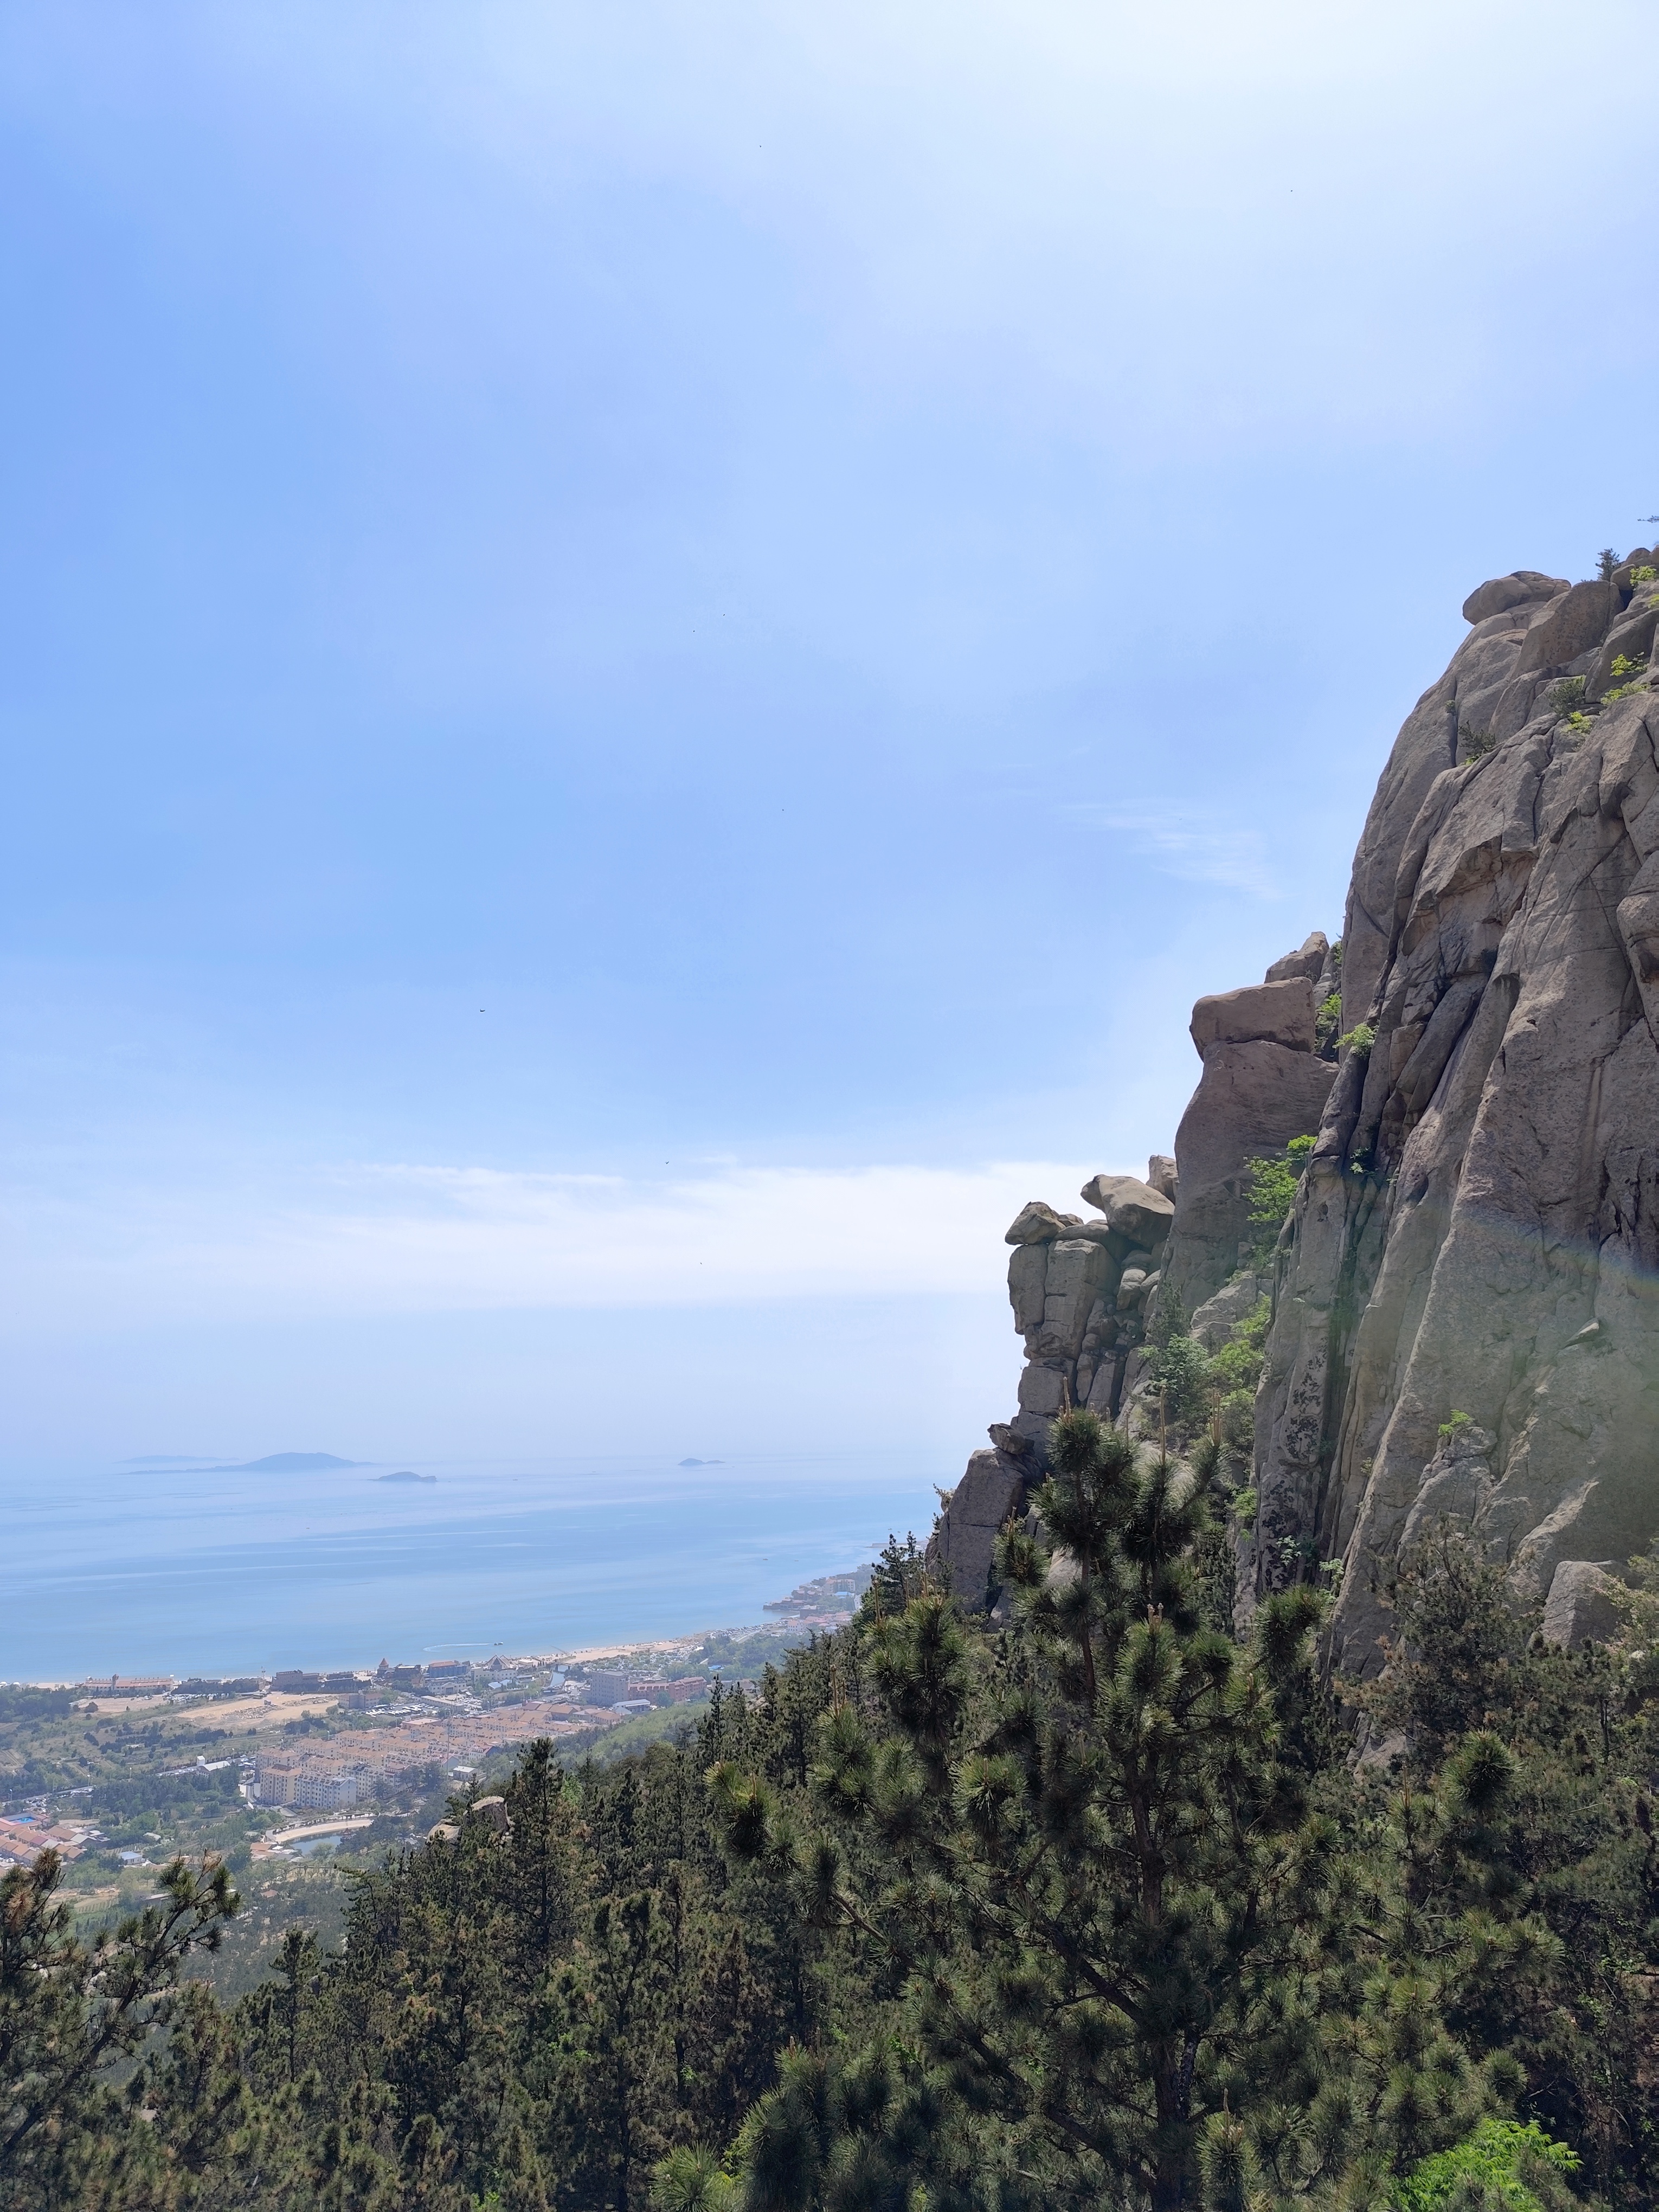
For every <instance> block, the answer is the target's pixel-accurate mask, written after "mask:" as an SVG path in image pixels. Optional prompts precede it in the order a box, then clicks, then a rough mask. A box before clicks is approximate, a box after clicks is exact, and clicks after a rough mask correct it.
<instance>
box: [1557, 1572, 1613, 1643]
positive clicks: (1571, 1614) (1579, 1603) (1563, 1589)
mask: <svg viewBox="0 0 1659 2212" xmlns="http://www.w3.org/2000/svg"><path fill="white" fill-rule="evenodd" d="M1612 1565H1613V1562H1612V1560H1611V1559H1563V1560H1562V1562H1561V1564H1560V1565H1559V1566H1558V1567H1557V1569H1556V1570H1555V1572H1554V1574H1553V1576H1552V1577H1551V1578H1550V1594H1549V1595H1548V1597H1547V1598H1546V1599H1545V1601H1544V1620H1543V1633H1544V1641H1545V1642H1546V1643H1547V1644H1564V1645H1565V1647H1566V1649H1567V1650H1569V1651H1576V1650H1577V1649H1578V1646H1579V1645H1580V1644H1608V1643H1611V1642H1612V1640H1613V1638H1614V1637H1615V1636H1617V1634H1618V1633H1619V1614H1618V1612H1617V1609H1616V1608H1615V1607H1614V1605H1613V1592H1614V1590H1616V1589H1618V1587H1619V1585H1618V1583H1617V1581H1616V1580H1615V1579H1614V1577H1613V1575H1612V1574H1611V1573H1610V1572H1609V1569H1610V1568H1611V1567H1612Z"/></svg>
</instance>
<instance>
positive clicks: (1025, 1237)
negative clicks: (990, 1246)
mask: <svg viewBox="0 0 1659 2212" xmlns="http://www.w3.org/2000/svg"><path fill="white" fill-rule="evenodd" d="M1068 1226H1069V1222H1068V1220H1067V1218H1066V1217H1065V1216H1063V1215H1060V1214H1058V1213H1056V1212H1054V1208H1053V1206H1045V1205H1044V1204H1043V1202H1042V1200H1041V1199H1040V1198H1032V1199H1028V1200H1026V1202H1025V1204H1024V1206H1021V1208H1020V1209H1019V1212H1018V1213H1017V1214H1016V1215H1015V1216H1014V1218H1013V1220H1012V1223H1011V1224H1010V1225H1009V1229H1008V1232H1007V1235H1006V1237H1005V1238H1004V1240H1003V1241H1004V1243H1008V1244H1052V1243H1054V1239H1055V1238H1056V1237H1063V1236H1064V1235H1065V1234H1066V1229H1067V1227H1068Z"/></svg>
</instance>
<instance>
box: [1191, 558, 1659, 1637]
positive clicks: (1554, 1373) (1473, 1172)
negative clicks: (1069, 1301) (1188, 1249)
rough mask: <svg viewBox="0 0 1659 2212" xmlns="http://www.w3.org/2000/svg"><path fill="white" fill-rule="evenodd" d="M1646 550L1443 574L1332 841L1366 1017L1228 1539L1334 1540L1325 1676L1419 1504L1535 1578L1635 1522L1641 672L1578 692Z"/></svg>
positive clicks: (1654, 1253)
mask: <svg viewBox="0 0 1659 2212" xmlns="http://www.w3.org/2000/svg"><path fill="white" fill-rule="evenodd" d="M1651 565H1652V563H1651V558H1650V556H1649V555H1648V554H1647V553H1646V552H1645V551H1644V550H1638V553H1637V554H1635V555H1632V558H1631V562H1628V563H1626V568H1625V569H1624V571H1623V572H1616V574H1615V578H1614V579H1613V580H1608V581H1605V582H1602V581H1598V582H1595V583H1592V584H1577V585H1572V586H1566V585H1565V584H1564V583H1562V582H1561V581H1560V580H1558V579H1554V578H1547V577H1540V576H1537V575H1535V574H1533V573H1532V572H1529V571H1520V572H1517V574H1516V575H1515V576H1512V577H1504V578H1499V579H1498V580H1496V581H1495V582H1493V583H1491V584H1486V585H1483V586H1481V587H1480V590H1479V591H1478V592H1474V593H1473V594H1472V595H1471V597H1470V599H1469V600H1468V603H1467V605H1466V608H1465V612H1466V613H1467V614H1468V616H1469V617H1470V619H1471V621H1472V622H1473V623H1474V628H1473V629H1471V631H1470V634H1469V635H1468V637H1467V638H1466V639H1465V640H1464V641H1463V643H1462V647H1460V648H1459V650H1458V652H1457V653H1456V654H1455V656H1454V658H1453V659H1452V662H1451V665H1450V666H1449V668H1448V669H1447V671H1446V673H1445V674H1444V676H1443V677H1442V678H1441V679H1440V681H1439V682H1438V683H1437V684H1435V685H1434V686H1433V687H1432V689H1431V690H1429V691H1428V692H1426V693H1425V695H1424V696H1423V698H1422V699H1421V700H1419V702H1418V704H1417V706H1416V707H1415V708H1413V712H1412V713H1411V714H1410V715H1409V716H1408V717H1407V720H1406V724H1405V726H1404V727H1403V729H1402V730H1401V733H1400V737H1399V739H1398V741H1397V742H1396V744H1395V748H1394V751H1393V753H1392V754H1391V756H1390V757H1389V763H1388V766H1387V767H1386V769H1384V771H1383V777H1382V781H1381V782H1380V784H1379V786H1378V788H1377V793H1376V799H1375V800H1374V801H1373V803H1372V806H1371V810H1370V816H1369V817H1368V819H1367V822H1366V824H1365V829H1364V836H1363V837H1362V839H1361V841H1360V846H1359V850H1358V854H1357V855H1356V858H1355V861H1354V868H1353V877H1352V887H1351V890H1350V893H1349V900H1348V908H1347V915H1346V927H1345V931H1344V939H1343V958H1342V968H1341V991H1342V1021H1343V1025H1344V1027H1345V1029H1349V1030H1351V1029H1352V1027H1353V1026H1354V1025H1355V1024H1359V1023H1364V1024H1368V1025H1369V1026H1370V1029H1371V1030H1372V1031H1373V1032H1374V1041H1373V1042H1371V1044H1370V1049H1369V1051H1368V1052H1367V1051H1365V1050H1364V1048H1363V1046H1362V1047H1353V1048H1349V1049H1348V1050H1347V1051H1346V1053H1345V1054H1344V1055H1343V1057H1342V1060H1341V1064H1340V1070H1339V1072H1338V1073H1337V1077H1336V1081H1335V1084H1334V1088H1333V1089H1332V1091H1331V1094H1330V1097H1329V1101H1328V1105H1327V1107H1326V1109H1325V1112H1324V1115H1323V1118H1322V1121H1321V1122H1320V1124H1319V1138H1318V1142H1317V1144H1316V1147H1315V1150H1314V1153H1313V1158H1312V1160H1311V1162H1310V1166H1309V1169H1308V1171H1307V1173H1306V1175H1305V1176H1304V1179H1303V1185H1302V1189H1301V1192H1300V1194H1299V1196H1298V1198H1297V1204H1296V1206H1295V1209H1294V1212H1293V1214H1292V1217H1291V1224H1290V1225H1289V1227H1288V1229H1287V1231H1286V1232H1285V1235H1284V1236H1283V1237H1281V1239H1280V1244H1279V1255H1278V1264H1277V1271H1276V1279H1275V1285H1274V1319H1273V1329H1272V1333H1271V1335H1270V1337H1269V1340H1268V1356H1267V1372H1266V1374H1265V1376H1264V1377H1263V1381H1262V1385H1261V1393H1260V1395H1259V1397H1258V1400H1257V1410H1256V1487H1257V1494H1258V1506H1257V1522H1256V1538H1255V1549H1254V1556H1253V1558H1252V1559H1251V1560H1250V1561H1249V1563H1248V1564H1249V1585H1250V1588H1251V1589H1252V1590H1253V1592H1254V1593H1255V1595H1256V1596H1260V1595H1261V1594H1262V1593H1263V1592H1264V1591H1266V1590H1267V1589H1273V1588H1275V1587H1277V1586H1279V1584H1280V1583H1282V1582H1284V1581H1285V1580H1286V1579H1289V1578H1290V1577H1292V1576H1294V1575H1295V1574H1296V1573H1297V1572H1299V1571H1302V1570H1301V1564H1300V1563H1302V1562H1304V1561H1306V1560H1307V1559H1311V1558H1312V1557H1314V1556H1317V1557H1318V1558H1320V1559H1341V1560H1342V1562H1343V1576H1342V1585H1341V1595H1340V1600H1339V1603H1338V1609H1337V1614H1336V1620H1335V1624H1334V1658H1335V1660H1336V1662H1337V1663H1338V1664H1339V1665H1340V1666H1343V1667H1346V1668H1349V1669H1352V1670H1353V1671H1357V1672H1361V1673H1363V1672H1367V1671H1370V1670H1372V1669H1374V1668H1375V1667H1376V1665H1378V1664H1379V1663H1380V1649H1379V1644H1378V1638H1379V1636H1380V1634H1381V1633H1382V1632H1383V1628H1384V1626H1385V1621H1386V1611H1385V1607H1384V1604H1383V1598H1382V1595H1381V1591H1380V1584H1381V1581H1382V1577H1383V1574H1384V1572H1385V1571H1386V1570H1387V1568H1388V1566H1389V1564H1390V1562H1391V1561H1392V1560H1393V1559H1395V1557H1397V1556H1398V1554H1399V1553H1400V1551H1401V1549H1402V1547H1405V1546H1406V1545H1407V1544H1409V1543H1410V1542H1411V1541H1413V1539H1414V1538H1415V1537H1416V1536H1417V1535H1419V1534H1421V1533H1423V1532H1424V1530H1425V1528H1426V1527H1427V1526H1428V1525H1429V1524H1430V1523H1431V1522H1432V1520H1433V1519H1434V1518H1436V1517H1437V1516H1438V1515H1439V1514H1441V1513H1442V1512H1444V1513H1446V1514H1449V1515H1450V1516H1453V1517H1454V1518H1455V1519H1456V1520H1458V1521H1461V1522H1464V1523H1466V1524H1467V1525H1468V1527H1469V1528H1471V1529H1472V1530H1473V1531H1474V1534H1476V1536H1477V1538H1478V1539H1479V1540H1480V1541H1481V1542H1483V1543H1484V1544H1485V1546H1486V1548H1487V1551H1488V1553H1489V1555H1490V1556H1492V1557H1493V1558H1495V1559H1501V1560H1503V1561H1504V1563H1506V1564H1507V1565H1508V1567H1509V1569H1510V1572H1511V1574H1512V1576H1513V1577H1514V1578H1515V1580H1516V1583H1517V1584H1518V1585H1519V1586H1520V1587H1521V1588H1522V1589H1525V1590H1527V1591H1528V1592H1530V1593H1532V1594H1534V1595H1536V1596H1538V1597H1540V1598H1543V1597H1545V1596H1546V1595H1550V1596H1551V1597H1553V1594H1554V1591H1555V1589H1556V1586H1557V1583H1559V1582H1560V1578H1561V1577H1562V1575H1563V1573H1564V1571H1565V1565H1573V1566H1574V1567H1577V1566H1579V1565H1586V1564H1587V1563H1594V1562H1596V1561H1601V1562H1605V1561H1607V1559H1624V1558H1626V1557H1628V1556H1629V1555H1630V1554H1631V1553H1632V1552H1634V1551H1636V1550H1638V1549H1639V1548H1640V1547H1643V1546H1644V1545H1645V1544H1646V1543H1647V1541H1649V1539H1650V1537H1651V1536H1652V1535H1653V1534H1654V1533H1655V1531H1656V1528H1659V1443H1656V1438H1659V1041H1656V1040H1659V758H1656V743H1659V695H1656V694H1655V693H1654V692H1653V691H1652V690H1650V688H1649V685H1648V681H1647V678H1646V675H1645V671H1640V670H1638V671H1636V673H1635V675H1634V678H1632V673H1631V671H1628V670H1626V671H1625V672H1624V674H1623V676H1622V678H1621V683H1620V685H1614V686H1610V687H1608V688H1613V689H1620V688H1622V687H1623V686H1631V685H1632V684H1633V688H1629V689H1627V690H1626V696H1623V697H1620V698H1617V699H1615V700H1613V701H1612V702H1607V703H1605V704H1603V705H1602V706H1601V709H1600V711H1599V712H1591V713H1587V712H1585V711H1584V706H1585V702H1586V701H1587V700H1589V699H1590V693H1591V681H1590V679H1591V678H1593V677H1595V675H1596V672H1597V671H1602V673H1603V674H1604V675H1605V674H1607V673H1610V672H1611V665H1612V655H1611V654H1610V653H1608V652H1607V647H1608V645H1609V643H1610V642H1611V641H1612V640H1613V638H1614V637H1616V636H1620V635H1629V636H1630V637H1631V638H1632V640H1633V641H1634V640H1636V639H1638V638H1639V637H1640V636H1641V635H1644V633H1645V635H1648V636H1649V637H1651V635H1652V630H1651V627H1650V618H1652V619H1659V609H1656V608H1655V606H1654V605H1653V602H1654V601H1655V599H1656V598H1659V589H1656V585H1655V583H1654V582H1653V581H1652V580H1648V579H1644V580H1642V581H1640V582H1637V581H1635V580H1633V579H1632V577H1631V574H1630V572H1631V570H1632V568H1634V569H1636V570H1638V571H1639V570H1640V569H1641V568H1644V567H1650V566H1651ZM1621 573H1622V576H1623V578H1624V580H1622V581H1621V580H1620V574H1621ZM1636 658H1637V656H1636V655H1634V654H1627V655H1626V659H1636ZM1564 678H1584V679H1585V681H1584V683H1583V686H1582V687H1581V686H1578V685H1576V684H1570V683H1569V684H1564V683H1563V680H1562V679H1564ZM1591 703H1592V704H1593V701H1592V702H1591ZM1258 1049H1261V1048H1258ZM1209 1076H1210V1066H1209V1060H1208V1057H1207V1055H1206V1064H1205V1083H1204V1084H1200V1097H1201V1096H1202V1095H1203V1091H1204V1088H1205V1085H1206V1084H1207V1083H1208V1081H1209ZM1197 1103H1198V1101H1197V1100H1194V1107H1195V1106H1196V1105H1197ZM1218 1103H1219V1102H1218ZM1191 1111H1192V1109H1189V1118H1190V1115H1191ZM1184 1126H1185V1125H1184V1124H1183V1127H1184ZM1177 1152H1179V1146H1177ZM1187 1189H1188V1165H1187V1163H1186V1161H1185V1160H1184V1159H1183V1160H1182V1204H1183V1206H1184V1205H1185V1203H1186V1194H1187ZM1180 1231H1181V1222H1180V1220H1179V1218H1177V1222H1176V1232H1177V1233H1176V1240H1175V1249H1176V1254H1177V1255H1178V1256H1179V1255H1180V1254H1181V1236H1180ZM1172 1264H1173V1263H1172ZM1460 1416H1461V1417H1462V1418H1461V1419H1460V1418H1458V1417H1460ZM1598 1571H1599V1570H1598ZM1571 1586H1575V1585H1574V1584H1573V1577H1571V1576H1569V1577H1567V1580H1566V1582H1565V1583H1561V1588H1562V1589H1563V1591H1564V1592H1565V1590H1566V1589H1568V1588H1569V1587H1571ZM1563 1603H1564V1604H1565V1596H1564V1598H1563Z"/></svg>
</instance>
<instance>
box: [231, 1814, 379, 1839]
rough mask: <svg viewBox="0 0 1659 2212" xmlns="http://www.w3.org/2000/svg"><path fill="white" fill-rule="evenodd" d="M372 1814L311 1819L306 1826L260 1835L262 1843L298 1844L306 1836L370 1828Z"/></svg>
mask: <svg viewBox="0 0 1659 2212" xmlns="http://www.w3.org/2000/svg"><path fill="white" fill-rule="evenodd" d="M373 1826H374V1814H372V1813H365V1814H363V1816H362V1819H361V1820H313V1822H312V1824H311V1826H309V1827H308V1828H284V1829H283V1830H282V1831H281V1832H280V1833H278V1834H276V1835H274V1836H261V1837H260V1838H259V1840H260V1842H261V1843H262V1844H298V1843H302V1842H303V1841H304V1840H305V1838H307V1836H343V1835H344V1833H345V1832H346V1831H347V1829H348V1828H372V1827H373Z"/></svg>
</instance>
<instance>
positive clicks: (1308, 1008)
mask: <svg viewBox="0 0 1659 2212" xmlns="http://www.w3.org/2000/svg"><path fill="white" fill-rule="evenodd" d="M1192 1036H1193V1042H1194V1044H1195V1045H1196V1046H1197V1047H1198V1050H1199V1056H1200V1059H1203V1058H1205V1057H1206V1056H1207V1054H1209V1052H1210V1050H1211V1049H1212V1047H1213V1046H1216V1045H1218V1044H1257V1043H1261V1044H1282V1045H1283V1046H1285V1048H1286V1049H1287V1050H1288V1051H1291V1052H1311V1051H1312V1050H1313V1048H1314V994H1313V984H1312V982H1311V981H1310V979H1309V978H1308V977H1307V976H1306V975H1286V976H1285V977H1284V978H1283V980H1282V981H1279V982H1276V983H1253V984H1249V985H1247V986H1246V987H1244V988H1243V990H1238V991H1218V992H1216V993H1215V994H1214V995H1213V997H1212V998H1208V999H1200V1000H1199V1002H1198V1004H1197V1005H1196V1006H1194V1008H1193V1019H1192ZM1177 1157H1179V1154H1178V1153H1177Z"/></svg>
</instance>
